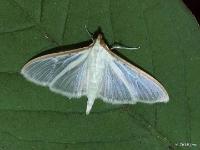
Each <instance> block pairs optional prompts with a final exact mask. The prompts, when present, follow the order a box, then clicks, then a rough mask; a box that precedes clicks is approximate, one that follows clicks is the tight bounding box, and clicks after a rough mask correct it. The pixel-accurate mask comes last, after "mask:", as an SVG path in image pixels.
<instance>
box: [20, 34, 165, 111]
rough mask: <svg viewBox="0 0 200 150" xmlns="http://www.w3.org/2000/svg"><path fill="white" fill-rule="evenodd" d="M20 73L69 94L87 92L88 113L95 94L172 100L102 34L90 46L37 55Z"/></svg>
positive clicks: (118, 99) (121, 99)
mask: <svg viewBox="0 0 200 150" xmlns="http://www.w3.org/2000/svg"><path fill="white" fill-rule="evenodd" d="M21 74H22V75H23V76H24V77H25V78H26V79H28V80H30V81H32V82H34V83H36V84H39V85H42V86H48V87H49V88H50V90H51V91H53V92H56V93H60V94H62V95H64V96H67V97H68V98H72V97H75V98H79V97H81V96H87V98H88V101H87V109H86V114H89V113H90V110H91V108H92V105H93V103H94V101H95V99H96V98H100V99H102V100H103V101H104V102H107V103H112V104H135V103H137V102H143V103H156V102H167V101H168V100H169V97H168V94H167V92H166V90H165V89H164V87H163V86H162V85H161V84H160V83H159V82H158V81H157V80H155V79H154V78H153V77H151V76H150V75H148V74H147V73H145V72H144V71H142V70H140V69H139V68H137V67H136V66H134V65H132V64H130V63H129V62H127V61H126V60H124V59H122V58H120V57H119V56H117V55H116V54H115V53H113V52H112V49H109V48H108V46H107V45H106V44H105V42H104V40H103V39H102V35H101V34H99V35H98V37H97V39H95V40H94V41H93V43H92V44H91V45H89V46H87V47H83V48H79V49H74V50H70V51H65V52H59V53H53V54H48V55H44V56H41V57H38V58H35V59H33V60H31V61H29V62H28V63H27V64H26V65H25V66H24V67H23V68H22V70H21Z"/></svg>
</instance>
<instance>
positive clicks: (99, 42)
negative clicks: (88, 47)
mask: <svg viewBox="0 0 200 150" xmlns="http://www.w3.org/2000/svg"><path fill="white" fill-rule="evenodd" d="M95 43H96V44H100V45H101V46H103V47H104V48H105V49H109V48H108V46H107V44H106V43H105V41H104V39H103V34H101V33H99V34H98V35H97V38H96V41H95Z"/></svg>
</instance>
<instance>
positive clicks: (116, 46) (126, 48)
mask: <svg viewBox="0 0 200 150" xmlns="http://www.w3.org/2000/svg"><path fill="white" fill-rule="evenodd" d="M139 48H140V46H138V47H127V46H124V45H120V44H116V43H115V44H113V45H112V47H111V49H119V50H121V49H125V50H136V49H139Z"/></svg>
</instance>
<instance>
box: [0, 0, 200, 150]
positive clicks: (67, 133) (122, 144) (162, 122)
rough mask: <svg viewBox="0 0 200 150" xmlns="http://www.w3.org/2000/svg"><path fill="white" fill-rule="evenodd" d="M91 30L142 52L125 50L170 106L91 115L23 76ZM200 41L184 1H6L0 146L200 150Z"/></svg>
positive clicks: (107, 109) (0, 14)
mask: <svg viewBox="0 0 200 150" xmlns="http://www.w3.org/2000/svg"><path fill="white" fill-rule="evenodd" d="M85 25H86V26H87V28H88V29H89V30H90V31H91V32H95V31H96V30H97V28H98V27H101V29H102V31H103V33H104V37H105V39H106V40H107V42H108V44H112V43H113V42H114V41H115V42H119V43H122V44H124V45H127V46H132V47H135V46H140V47H141V48H140V49H139V50H138V51H135V52H133V51H125V50H124V51H120V53H121V54H122V55H124V56H126V57H127V58H128V59H129V60H131V61H133V62H134V63H136V64H138V65H139V66H141V67H142V68H143V69H144V70H147V71H148V72H150V73H151V74H152V75H153V76H154V77H156V79H158V80H159V81H160V82H161V83H162V84H163V85H164V86H165V87H166V89H167V91H168V92H169V96H170V101H169V103H167V104H155V105H148V104H136V105H125V106H114V105H111V104H106V103H103V102H102V101H101V100H97V101H95V104H94V107H93V109H92V112H91V114H90V115H89V116H86V115H85V109H86V100H87V99H86V98H85V97H83V98H81V99H78V100H77V99H72V100H68V99H67V98H66V97H63V96H60V95H58V94H55V93H52V92H50V91H49V90H48V88H45V87H40V86H37V85H35V84H33V83H30V82H28V81H27V80H25V79H24V78H23V77H22V76H21V75H20V73H19V72H20V69H21V68H22V66H23V65H24V64H25V63H26V62H27V61H28V60H30V59H31V58H32V57H34V56H36V55H37V54H39V53H41V52H43V51H47V50H49V49H51V48H55V47H58V46H62V45H70V44H76V43H79V42H82V41H86V40H89V38H90V37H89V36H88V35H87V32H86V31H85V28H84V26H85ZM199 43H200V30H199V26H198V24H197V22H196V20H195V18H194V17H193V16H192V14H191V12H189V10H188V9H187V8H186V7H185V6H184V5H183V3H182V2H181V1H180V0H168V1H166V0H144V1H140V0H101V1H98V0H87V1H83V0H76V1H72V0H71V1H70V0H48V1H47V0H1V1H0V64H1V67H0V149H2V150H13V149H15V150H17V149H20V150H23V149H35V150H56V149H59V150H64V149H73V150H74V149H95V150H96V149H99V150H102V149H104V150H110V149H116V150H118V149H119V150H121V149H127V150H129V149H130V150H132V149H141V150H143V149H145V150H146V149H154V150H166V149H185V148H191V149H199V146H200V140H199V139H200V130H199V127H200V117H199V109H200V100H199V91H200V86H199V85H200V80H199V71H200V70H199V66H200V44H199ZM187 143H188V144H189V146H187ZM181 144H183V146H181ZM184 144H185V145H184ZM191 144H196V146H195V145H191ZM190 146H191V147H190Z"/></svg>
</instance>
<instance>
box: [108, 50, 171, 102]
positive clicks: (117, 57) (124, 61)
mask: <svg viewBox="0 0 200 150" xmlns="http://www.w3.org/2000/svg"><path fill="white" fill-rule="evenodd" d="M105 50H107V51H108V53H110V54H111V55H112V56H113V57H115V58H116V60H117V61H120V62H121V63H122V64H126V65H127V66H129V67H130V68H132V69H133V70H135V71H136V72H138V74H139V75H141V76H144V77H146V78H148V79H149V80H151V81H153V82H154V83H155V84H156V85H158V86H159V87H160V88H161V89H162V91H163V92H164V93H165V97H163V99H160V100H158V101H157V102H168V101H169V95H168V93H167V91H166V90H165V88H164V87H163V85H162V84H160V82H158V80H156V79H155V78H153V77H152V76H150V75H149V74H147V73H146V72H144V71H143V70H141V69H140V68H138V67H136V66H135V65H133V64H131V63H129V62H128V61H126V60H125V59H122V58H121V57H119V56H118V55H116V54H115V53H113V52H112V50H111V49H108V48H107V49H105ZM153 103H154V102H153Z"/></svg>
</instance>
